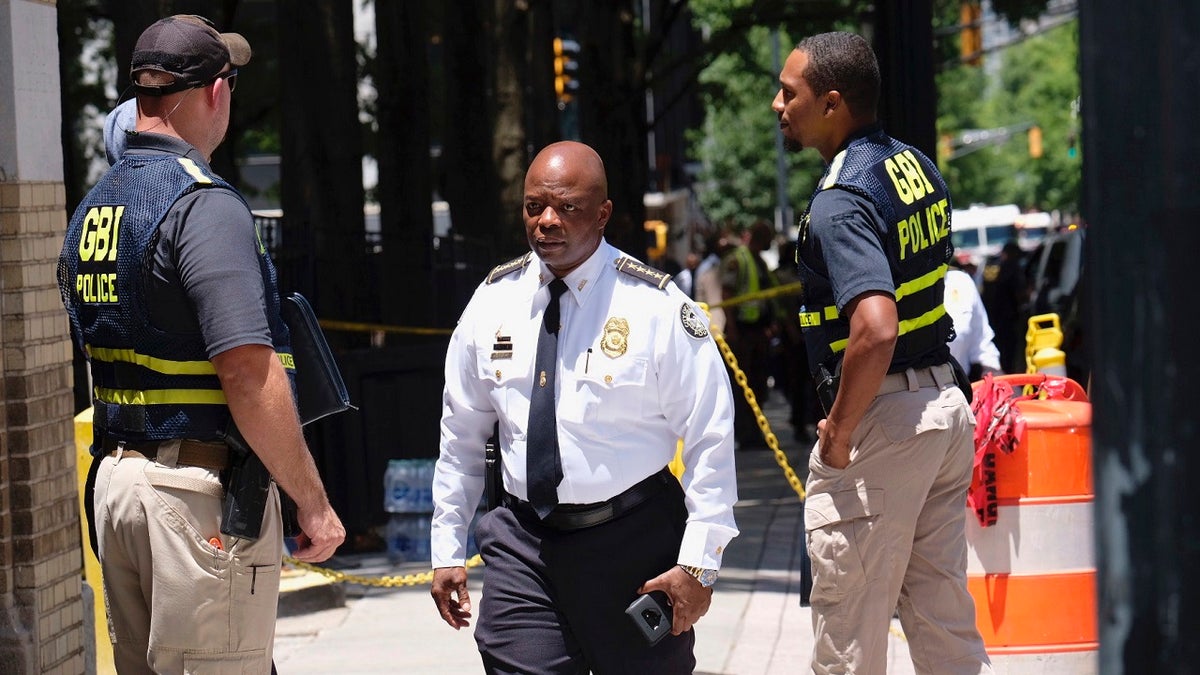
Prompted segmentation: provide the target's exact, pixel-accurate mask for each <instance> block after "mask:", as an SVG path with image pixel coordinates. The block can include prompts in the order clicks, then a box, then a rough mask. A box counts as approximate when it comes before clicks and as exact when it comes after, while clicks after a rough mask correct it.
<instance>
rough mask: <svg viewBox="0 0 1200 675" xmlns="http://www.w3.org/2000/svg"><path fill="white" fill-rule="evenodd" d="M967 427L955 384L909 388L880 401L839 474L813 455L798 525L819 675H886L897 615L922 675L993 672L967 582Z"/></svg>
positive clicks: (970, 425)
mask: <svg viewBox="0 0 1200 675" xmlns="http://www.w3.org/2000/svg"><path fill="white" fill-rule="evenodd" d="M974 424H975V423H974V418H973V417H972V415H971V410H970V407H969V406H968V405H967V403H966V400H965V399H964V398H963V395H962V392H961V391H960V390H959V389H958V388H957V387H956V386H955V385H954V384H953V383H952V382H943V383H941V384H940V385H938V386H927V387H923V388H918V387H917V386H916V383H915V382H913V383H912V385H911V386H910V389H909V390H906V391H900V392H896V393H891V394H884V395H881V396H877V397H876V398H875V401H874V402H873V403H872V404H871V407H870V408H869V409H868V411H867V414H866V416H865V417H864V418H863V421H862V423H861V424H860V425H859V426H858V428H857V429H856V430H855V433H854V436H853V437H852V438H851V453H850V464H849V465H848V466H847V467H846V468H845V469H841V470H837V469H832V468H830V467H828V466H826V465H825V464H823V463H822V462H821V460H820V456H819V453H818V452H817V450H816V448H814V449H813V452H812V455H811V457H810V459H809V478H808V486H807V487H808V499H807V500H806V501H805V505H804V522H805V529H806V530H807V532H808V550H809V555H810V556H811V557H812V567H813V584H814V585H813V590H812V610H813V611H812V615H813V630H814V632H815V634H816V647H815V650H814V653H813V662H812V669H813V671H814V672H816V673H822V674H824V673H858V674H859V675H876V674H878V675H882V674H883V673H885V672H886V670H887V667H886V659H887V639H888V625H889V623H890V621H891V618H892V615H893V613H894V612H895V611H896V610H897V609H899V613H900V621H901V624H902V625H903V627H904V633H905V637H906V638H907V640H908V643H909V650H910V652H911V654H912V660H913V665H914V666H915V668H916V671H917V672H918V673H939V674H940V673H946V674H953V675H958V674H967V673H971V674H976V673H991V672H992V670H991V666H990V664H989V661H988V658H987V654H986V652H985V650H984V646H983V641H982V639H981V638H980V636H979V632H978V631H977V630H976V628H975V604H974V601H973V600H972V598H971V595H970V594H969V593H968V592H967V581H966V577H967V573H966V569H967V543H966V536H965V520H964V519H965V518H966V509H965V504H966V490H967V486H968V485H969V484H970V481H971V465H972V461H973V457H974V443H973V440H972V434H973V433H974Z"/></svg>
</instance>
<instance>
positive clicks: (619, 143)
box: [567, 0, 648, 258]
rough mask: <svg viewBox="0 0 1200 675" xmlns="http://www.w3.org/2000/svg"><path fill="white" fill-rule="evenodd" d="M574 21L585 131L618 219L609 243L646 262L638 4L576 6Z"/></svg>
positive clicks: (610, 1) (617, 1) (622, 0)
mask: <svg viewBox="0 0 1200 675" xmlns="http://www.w3.org/2000/svg"><path fill="white" fill-rule="evenodd" d="M572 10H573V12H574V14H575V15H574V17H572V19H573V20H571V21H570V24H571V25H574V26H575V27H576V29H577V31H578V34H579V43H580V49H581V53H580V56H579V92H578V101H579V129H580V136H581V138H582V140H583V142H585V143H587V144H588V145H590V146H592V147H593V148H595V150H596V152H598V153H599V154H600V158H601V159H603V160H604V166H605V169H606V170H607V172H608V195H609V198H610V199H612V202H613V215H612V218H611V219H610V220H609V223H608V227H607V228H606V229H605V237H606V238H607V239H608V241H609V243H611V244H613V245H615V246H617V247H618V248H620V249H622V250H624V251H625V252H627V253H629V254H631V255H634V256H637V257H639V258H645V256H646V234H645V232H644V231H643V229H642V222H643V221H644V220H645V213H646V209H645V206H644V204H643V201H642V200H643V195H644V193H645V191H646V187H647V152H648V150H647V144H646V113H645V110H646V99H645V91H644V89H643V87H642V82H640V81H639V80H638V78H636V77H635V73H636V67H637V64H636V59H635V55H636V50H635V46H634V34H633V17H634V16H635V11H634V7H633V3H632V0H607V1H606V2H588V3H581V4H579V5H574V6H572V7H569V8H568V9H567V11H568V12H571V11H572Z"/></svg>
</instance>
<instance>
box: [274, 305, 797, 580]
mask: <svg viewBox="0 0 1200 675" xmlns="http://www.w3.org/2000/svg"><path fill="white" fill-rule="evenodd" d="M799 292H800V282H795V283H791V284H785V285H782V286H775V287H773V288H769V289H767V290H763V291H757V292H755V293H747V294H745V295H739V296H736V297H733V298H729V299H728V300H724V301H722V302H718V303H714V304H713V305H712V307H713V308H716V307H722V308H724V307H732V306H734V305H739V304H742V303H744V302H750V301H752V300H763V299H769V298H775V297H780V296H784V295H793V294H796V293H799ZM698 304H699V305H700V307H701V309H703V310H704V311H705V313H706V314H707V313H708V312H709V306H708V305H707V304H705V303H703V302H701V303H698ZM320 323H321V326H322V327H323V328H327V329H330V330H353V331H364V332H379V331H382V332H386V333H408V334H418V335H435V334H449V333H451V331H450V330H447V329H440V328H412V327H405V326H387V325H383V324H372V323H352V322H348V321H327V320H324V319H322V320H321V322H320ZM709 332H710V333H711V334H712V336H713V339H714V340H716V342H717V347H718V348H719V349H720V350H721V356H723V357H724V358H725V363H727V364H728V365H729V368H730V370H732V371H733V374H734V380H735V381H736V382H737V384H738V386H740V387H741V388H742V395H743V396H745V398H746V402H747V403H749V404H750V409H751V410H753V411H754V418H755V420H756V421H757V422H758V428H759V430H760V431H762V434H763V438H764V439H765V440H766V442H767V447H769V448H770V449H771V452H773V453H775V463H776V464H778V465H779V468H780V469H782V470H783V475H784V478H785V479H786V480H787V482H788V484H789V485H791V486H792V489H793V490H795V492H796V496H797V497H798V498H799V499H800V501H801V502H803V501H804V497H805V492H804V483H802V482H801V481H800V477H799V476H797V475H796V472H795V471H793V470H792V467H791V465H790V464H789V463H788V459H787V454H785V453H784V452H783V450H782V449H780V447H779V439H778V438H777V437H776V436H775V433H774V432H773V431H771V423H770V422H769V421H767V416H766V415H765V414H763V411H762V407H761V406H759V405H758V397H756V396H755V395H754V390H752V389H751V388H750V383H749V381H748V380H747V379H746V373H744V372H742V369H741V368H739V367H738V361H737V357H736V356H734V354H733V349H731V348H730V347H729V343H728V342H726V341H725V336H724V335H722V334H721V332H720V331H719V330H717V329H716V328H712V327H710V331H709ZM671 469H672V472H673V473H675V476H676V478H678V477H679V476H680V474H681V473H682V471H683V468H682V461H681V459H680V457H679V455H678V454H676V457H675V461H674V462H672V466H671ZM284 562H286V563H287V564H289V565H291V566H293V567H296V568H298V569H303V570H307V571H309V572H315V573H317V574H321V575H323V576H326V577H328V578H329V579H331V580H333V581H334V582H337V583H348V584H359V585H361V586H373V587H378V588H405V587H411V586H427V585H429V584H432V583H433V571H432V570H430V571H428V572H418V573H413V574H404V575H397V576H379V577H368V576H362V575H357V574H347V573H345V572H342V571H340V570H334V569H329V568H325V567H320V566H317V565H312V564H310V563H306V562H302V561H300V560H297V559H295V558H293V557H291V556H284ZM466 564H467V567H478V566H479V565H482V564H483V558H481V557H480V556H478V555H475V556H472V557H471V559H470V560H467V563H466Z"/></svg>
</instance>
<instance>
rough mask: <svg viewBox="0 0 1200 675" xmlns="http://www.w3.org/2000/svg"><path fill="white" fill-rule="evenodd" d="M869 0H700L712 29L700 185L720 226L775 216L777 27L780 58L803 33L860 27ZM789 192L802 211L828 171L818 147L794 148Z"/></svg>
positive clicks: (700, 13) (698, 10)
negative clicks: (774, 35) (774, 29)
mask: <svg viewBox="0 0 1200 675" xmlns="http://www.w3.org/2000/svg"><path fill="white" fill-rule="evenodd" d="M863 6H864V3H860V2H853V1H851V2H811V3H779V2H770V1H766V2H764V1H756V0H692V1H691V3H690V7H691V8H692V12H693V16H694V21H695V24H696V26H697V27H698V28H699V29H700V30H701V31H702V32H703V33H704V34H705V35H706V36H707V38H706V46H707V47H708V53H707V55H706V57H705V58H706V59H708V64H707V66H706V67H705V68H704V69H703V70H702V71H701V72H700V74H699V76H698V83H699V86H700V90H701V97H702V100H703V104H704V108H705V115H706V121H705V124H704V127H703V128H700V129H694V130H692V131H690V132H689V134H688V141H689V144H690V146H691V153H692V158H693V159H695V160H697V161H698V162H699V164H700V173H699V183H698V184H697V186H696V191H697V195H698V197H699V200H700V203H701V206H702V207H703V208H704V209H705V212H706V213H707V214H708V217H709V219H710V220H712V221H713V222H714V223H718V224H720V225H729V226H733V227H735V228H740V227H744V226H746V225H749V224H750V223H753V222H754V221H756V220H759V219H765V220H768V221H773V220H774V217H775V206H776V201H777V199H776V194H775V184H776V149H775V137H774V133H776V130H777V129H778V125H779V121H778V118H777V116H776V115H775V112H774V111H772V110H771V101H772V99H773V98H774V97H775V94H776V92H777V91H778V90H779V69H778V67H776V66H775V64H774V63H773V56H772V36H771V31H772V27H775V26H779V27H781V30H780V35H779V60H780V63H781V64H782V61H783V60H784V59H786V58H787V55H788V53H789V52H791V50H792V48H793V47H795V45H796V42H797V41H798V39H799V36H802V35H807V34H810V33H815V32H820V31H825V30H834V29H843V30H853V29H854V25H855V24H856V23H857V22H856V21H855V18H856V17H858V16H860V15H862V14H863V13H864V12H865V10H864V9H863ZM786 161H787V165H788V177H787V193H788V203H789V205H790V206H791V208H792V210H793V211H794V212H796V213H799V212H800V210H801V209H802V208H803V206H804V205H805V204H807V202H808V198H809V196H810V194H811V192H812V189H813V186H814V184H815V181H816V180H817V178H818V177H819V176H820V174H821V172H822V171H823V166H822V163H821V158H820V157H819V156H818V155H817V154H816V153H815V152H802V153H788V154H787V156H786Z"/></svg>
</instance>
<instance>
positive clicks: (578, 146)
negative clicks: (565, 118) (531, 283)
mask: <svg viewBox="0 0 1200 675" xmlns="http://www.w3.org/2000/svg"><path fill="white" fill-rule="evenodd" d="M611 215H612V202H611V201H609V200H608V179H607V178H606V177H605V175H604V162H603V161H602V160H601V159H600V155H598V154H596V151H595V150H593V149H591V148H590V147H588V146H586V145H584V144H583V143H576V142H574V141H563V142H561V143H554V144H552V145H548V146H546V147H545V148H543V149H542V151H541V152H539V153H538V155H537V157H534V158H533V162H532V163H531V164H530V165H529V171H528V172H527V173H526V174H525V209H524V216H525V233H526V235H527V237H528V238H529V247H530V248H531V249H533V252H534V253H536V254H537V255H538V257H539V258H541V260H542V262H544V263H546V266H547V267H549V268H550V269H551V270H552V271H553V272H554V273H555V274H556V275H557V276H560V277H562V276H566V275H567V274H568V273H570V271H571V270H573V269H575V268H576V267H578V266H579V265H580V264H582V263H583V262H584V261H585V260H587V258H588V257H589V256H591V255H592V253H594V252H595V251H596V249H597V248H598V247H599V246H600V240H601V239H602V238H603V236H604V226H605V225H606V224H607V223H608V218H609V216H611Z"/></svg>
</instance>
